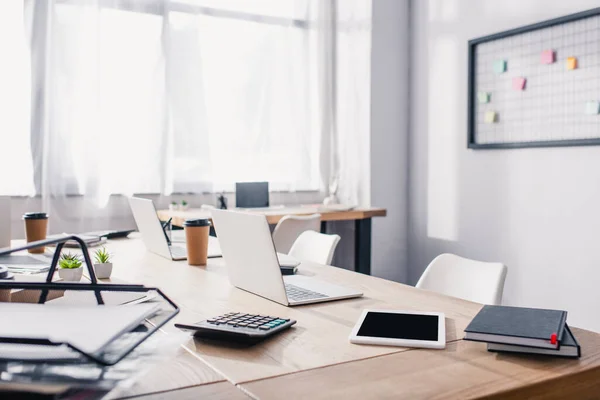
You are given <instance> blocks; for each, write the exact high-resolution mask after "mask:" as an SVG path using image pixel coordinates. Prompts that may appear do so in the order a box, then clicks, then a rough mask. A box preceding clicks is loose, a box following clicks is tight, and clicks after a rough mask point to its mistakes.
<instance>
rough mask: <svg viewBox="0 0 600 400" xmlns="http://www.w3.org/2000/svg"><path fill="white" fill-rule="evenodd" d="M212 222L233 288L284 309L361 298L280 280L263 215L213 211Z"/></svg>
mask: <svg viewBox="0 0 600 400" xmlns="http://www.w3.org/2000/svg"><path fill="white" fill-rule="evenodd" d="M212 218H213V222H214V224H215V230H216V231H217V235H218V236H219V242H220V244H221V249H222V251H223V257H224V258H225V262H226V264H227V274H228V275H229V281H230V282H231V284H232V285H234V286H235V287H238V288H240V289H243V290H246V291H248V292H251V293H254V294H256V295H258V296H261V297H264V298H267V299H269V300H272V301H274V302H277V303H280V304H283V305H285V306H296V305H302V304H312V303H320V302H325V301H331V300H341V299H349V298H352V297H360V296H362V293H361V292H359V291H357V290H354V289H349V288H345V287H342V286H338V285H334V284H330V283H327V282H323V281H319V280H317V279H314V278H311V277H308V276H302V275H286V276H282V275H281V271H280V265H279V261H278V259H277V253H276V252H275V245H274V244H273V239H272V237H271V230H270V229H269V224H268V222H267V218H266V217H265V216H264V215H260V214H255V213H244V212H238V211H226V210H213V211H212ZM300 267H302V264H300Z"/></svg>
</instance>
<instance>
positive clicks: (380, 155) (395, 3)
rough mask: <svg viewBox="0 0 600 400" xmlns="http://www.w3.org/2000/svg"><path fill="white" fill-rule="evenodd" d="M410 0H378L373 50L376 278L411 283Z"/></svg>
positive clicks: (372, 153) (372, 193) (372, 140)
mask: <svg viewBox="0 0 600 400" xmlns="http://www.w3.org/2000/svg"><path fill="white" fill-rule="evenodd" d="M408 15H409V1H408V0H374V1H373V14H372V17H373V36H372V48H371V204H372V205H373V206H377V207H386V208H387V209H388V215H387V217H386V218H374V219H373V227H372V229H373V234H372V235H373V236H372V237H373V243H372V257H371V259H372V264H371V265H372V273H373V275H376V276H379V277H382V278H386V279H392V280H396V281H400V282H406V279H407V276H408V269H407V259H408V251H407V244H408V238H407V225H408V221H407V211H408V205H407V195H408V192H407V189H408V188H407V184H408V171H407V169H408V151H407V144H408V140H407V138H408V63H407V56H408V42H409V40H408V38H409V18H408Z"/></svg>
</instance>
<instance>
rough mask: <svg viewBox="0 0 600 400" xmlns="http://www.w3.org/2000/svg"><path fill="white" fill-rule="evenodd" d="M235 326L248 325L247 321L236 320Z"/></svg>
mask: <svg viewBox="0 0 600 400" xmlns="http://www.w3.org/2000/svg"><path fill="white" fill-rule="evenodd" d="M236 326H248V323H247V322H238V323H237V325H236Z"/></svg>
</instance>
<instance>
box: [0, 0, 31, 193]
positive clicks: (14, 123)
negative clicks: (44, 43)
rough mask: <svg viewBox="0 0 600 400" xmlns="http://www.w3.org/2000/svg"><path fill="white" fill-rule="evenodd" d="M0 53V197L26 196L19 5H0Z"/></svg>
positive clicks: (27, 149)
mask: <svg viewBox="0 0 600 400" xmlns="http://www.w3.org/2000/svg"><path fill="white" fill-rule="evenodd" d="M0 53H1V54H2V62H1V63H0V144H1V145H0V146H1V148H2V149H3V151H2V154H1V155H0V171H2V172H1V174H0V177H1V178H0V195H29V194H32V193H33V191H34V189H33V165H32V161H31V160H32V158H31V146H30V137H29V120H30V108H29V99H30V94H31V86H30V69H29V62H30V61H29V54H28V49H27V39H26V37H25V29H24V26H23V3H22V2H19V1H3V2H0Z"/></svg>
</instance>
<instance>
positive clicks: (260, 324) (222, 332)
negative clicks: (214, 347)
mask: <svg viewBox="0 0 600 400" xmlns="http://www.w3.org/2000/svg"><path fill="white" fill-rule="evenodd" d="M295 323H296V321H294V320H293V319H288V318H279V317H273V316H267V315H255V314H244V313H241V312H239V313H238V312H231V313H227V314H223V315H220V316H218V317H214V318H210V319H207V320H205V321H200V322H197V323H195V324H191V325H188V324H175V327H177V328H179V329H181V330H183V331H191V332H193V333H194V336H195V337H199V338H208V339H217V340H226V341H227V340H229V341H234V342H242V343H257V342H260V341H261V340H264V339H266V338H268V337H270V336H273V335H275V334H277V333H279V332H281V331H284V330H286V329H288V328H289V327H291V326H292V325H294V324H295Z"/></svg>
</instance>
